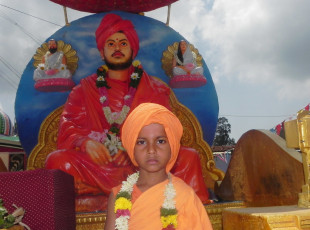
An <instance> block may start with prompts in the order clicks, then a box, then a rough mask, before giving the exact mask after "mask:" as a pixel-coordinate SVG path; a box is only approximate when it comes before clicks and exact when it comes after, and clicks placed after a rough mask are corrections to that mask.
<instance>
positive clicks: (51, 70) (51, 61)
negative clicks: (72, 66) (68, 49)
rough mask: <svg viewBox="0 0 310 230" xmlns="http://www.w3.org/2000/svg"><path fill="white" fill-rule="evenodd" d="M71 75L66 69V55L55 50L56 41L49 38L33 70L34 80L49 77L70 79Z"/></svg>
mask: <svg viewBox="0 0 310 230" xmlns="http://www.w3.org/2000/svg"><path fill="white" fill-rule="evenodd" d="M71 76H72V75H71V73H70V71H69V70H68V69H67V60H66V56H65V55H64V53H63V52H62V51H57V42H56V41H55V40H54V39H50V40H49V41H48V51H47V52H46V54H45V55H44V56H43V57H42V61H41V63H40V64H39V65H38V67H37V69H36V70H35V71H34V74H33V79H34V80H35V81H38V80H43V79H51V78H64V79H70V78H71Z"/></svg>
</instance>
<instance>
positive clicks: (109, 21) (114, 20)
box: [96, 14, 139, 59]
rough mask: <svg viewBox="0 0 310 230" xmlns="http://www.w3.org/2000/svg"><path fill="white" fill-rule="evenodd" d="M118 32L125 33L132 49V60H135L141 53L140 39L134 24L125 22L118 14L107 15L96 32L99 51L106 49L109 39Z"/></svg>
mask: <svg viewBox="0 0 310 230" xmlns="http://www.w3.org/2000/svg"><path fill="white" fill-rule="evenodd" d="M117 32H123V33H124V34H125V35H126V37H127V39H128V41H129V43H130V46H131V48H132V51H133V57H132V58H133V59H134V58H135V57H136V56H137V53H138V51H139V37H138V35H137V32H136V30H135V28H134V26H133V24H132V22H131V21H129V20H123V19H122V18H121V17H120V16H118V15H116V14H107V15H105V16H104V18H103V19H102V20H101V22H100V25H99V26H98V28H97V30H96V42H97V48H98V50H99V51H100V50H101V49H102V48H103V47H104V44H105V42H106V40H107V38H108V37H110V36H111V35H112V34H115V33H117Z"/></svg>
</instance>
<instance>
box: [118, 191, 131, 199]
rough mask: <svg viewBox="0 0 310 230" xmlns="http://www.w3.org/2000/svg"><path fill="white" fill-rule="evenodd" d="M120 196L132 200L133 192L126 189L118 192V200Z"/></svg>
mask: <svg viewBox="0 0 310 230" xmlns="http://www.w3.org/2000/svg"><path fill="white" fill-rule="evenodd" d="M120 197H125V198H126V199H128V200H131V194H130V193H128V192H125V191H124V192H119V193H117V195H116V197H115V200H117V199H118V198H120Z"/></svg>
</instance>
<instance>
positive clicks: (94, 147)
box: [46, 14, 208, 211]
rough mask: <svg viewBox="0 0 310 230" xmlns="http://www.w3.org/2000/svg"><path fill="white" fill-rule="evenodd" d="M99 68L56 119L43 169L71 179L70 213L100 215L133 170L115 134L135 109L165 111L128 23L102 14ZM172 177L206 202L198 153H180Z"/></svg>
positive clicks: (160, 87)
mask: <svg viewBox="0 0 310 230" xmlns="http://www.w3.org/2000/svg"><path fill="white" fill-rule="evenodd" d="M96 42H97V48H98V50H99V52H100V55H101V57H102V59H103V60H104V61H105V64H106V65H105V66H100V67H99V68H98V69H97V73H95V74H93V75H91V76H88V77H86V78H84V79H82V80H81V82H80V84H79V85H77V86H76V87H74V88H73V90H72V91H71V93H70V95H69V97H68V100H67V102H66V104H65V107H64V111H63V113H62V115H61V118H60V126H59V133H58V140H57V147H58V150H56V151H55V152H52V153H50V154H49V156H48V158H47V160H46V168H49V169H52V168H57V169H61V170H63V171H65V172H67V173H69V174H71V175H73V176H74V179H75V188H76V193H77V197H76V210H77V211H95V210H105V209H106V204H107V197H108V196H109V194H110V192H111V189H112V188H113V187H115V186H116V185H118V184H120V183H121V182H122V181H123V180H125V179H126V178H127V176H128V175H129V174H131V173H133V172H134V171H135V170H136V168H135V167H134V166H133V165H132V164H131V162H130V160H129V158H128V156H127V154H126V153H125V150H124V149H123V148H122V145H121V140H120V133H119V131H120V128H121V126H122V124H123V122H124V120H125V119H126V117H127V115H128V114H129V113H130V112H131V111H132V110H133V109H134V108H135V107H137V106H138V105H139V104H141V103H144V102H153V103H157V104H161V105H163V106H165V107H167V108H168V109H170V105H169V95H170V88H169V87H167V86H166V85H165V84H164V83H162V82H161V81H159V80H157V79H155V78H152V77H150V76H148V75H147V73H146V72H145V71H144V70H143V68H142V65H141V63H140V62H139V61H137V60H135V61H133V60H134V58H135V57H136V55H137V53H138V50H139V38H138V35H137V33H136V31H135V28H134V26H133V24H132V23H131V21H129V20H123V19H122V18H121V17H120V16H118V15H115V14H107V15H106V16H105V17H104V18H103V19H102V21H101V23H100V25H99V27H98V28H97V30H96ZM172 173H173V174H174V175H176V176H178V177H180V178H182V179H183V180H184V181H185V182H186V183H188V184H189V185H190V186H192V187H193V189H194V190H195V191H196V193H197V194H198V196H199V197H200V199H201V200H202V201H203V202H207V201H208V192H207V188H206V186H205V184H204V181H203V177H202V171H201V166H200V160H199V156H198V153H197V152H196V151H195V150H193V149H190V148H185V147H182V148H181V150H180V154H179V157H178V160H177V162H176V164H175V166H174V168H173V169H172Z"/></svg>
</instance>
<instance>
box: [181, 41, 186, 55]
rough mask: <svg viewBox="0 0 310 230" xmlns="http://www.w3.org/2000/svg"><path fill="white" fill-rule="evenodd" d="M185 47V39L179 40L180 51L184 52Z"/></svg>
mask: <svg viewBox="0 0 310 230" xmlns="http://www.w3.org/2000/svg"><path fill="white" fill-rule="evenodd" d="M186 47H187V44H186V42H185V41H181V43H180V48H181V52H182V53H184V52H185V51H186Z"/></svg>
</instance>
